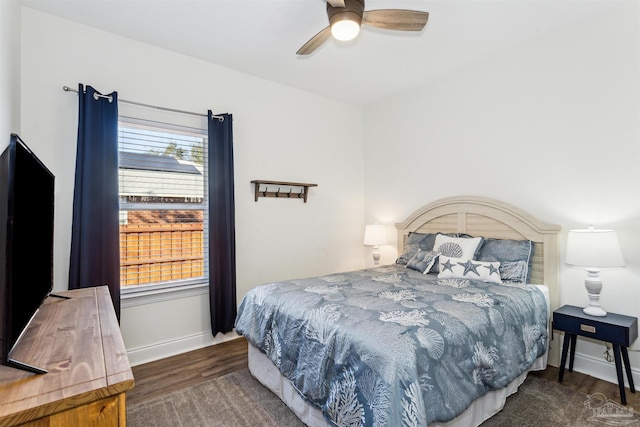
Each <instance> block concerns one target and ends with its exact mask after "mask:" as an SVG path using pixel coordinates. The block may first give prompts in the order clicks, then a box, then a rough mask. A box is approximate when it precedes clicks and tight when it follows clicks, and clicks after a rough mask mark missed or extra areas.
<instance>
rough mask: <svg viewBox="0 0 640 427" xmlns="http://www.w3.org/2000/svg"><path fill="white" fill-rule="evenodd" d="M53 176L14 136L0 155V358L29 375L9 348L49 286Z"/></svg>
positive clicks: (50, 278)
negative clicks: (0, 299)
mask: <svg viewBox="0 0 640 427" xmlns="http://www.w3.org/2000/svg"><path fill="white" fill-rule="evenodd" d="M54 180H55V179H54V176H53V174H52V173H51V172H50V171H49V169H47V167H46V166H45V165H44V164H43V163H42V162H41V161H40V160H39V159H38V157H37V156H36V155H35V154H34V153H33V151H31V150H30V149H29V148H28V147H27V145H26V144H25V143H24V141H22V140H21V139H20V137H19V136H18V135H15V134H12V135H11V140H10V142H9V146H8V147H7V148H6V149H5V150H4V152H3V153H2V155H1V156H0V297H1V298H2V301H1V304H0V322H1V325H0V345H1V349H0V357H1V358H2V359H1V360H0V362H1V363H3V364H5V365H10V366H16V367H20V368H22V369H26V370H30V371H33V372H43V371H44V370H43V369H41V368H36V367H32V366H30V365H29V364H28V361H17V360H13V359H12V358H11V350H12V349H13V348H14V347H15V346H16V345H17V344H18V342H19V339H20V336H21V335H22V333H23V331H24V330H25V329H26V327H27V326H28V324H29V322H30V321H31V319H32V318H33V316H34V315H35V313H36V312H37V311H38V309H39V307H40V305H41V304H42V302H44V300H45V298H46V297H47V296H48V295H49V293H50V292H51V290H52V288H53V225H54V224H53V213H54V211H53V209H54Z"/></svg>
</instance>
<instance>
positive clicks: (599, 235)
mask: <svg viewBox="0 0 640 427" xmlns="http://www.w3.org/2000/svg"><path fill="white" fill-rule="evenodd" d="M565 262H566V263H567V264H571V265H578V266H581V267H593V268H606V267H623V266H624V258H622V251H621V250H620V244H619V243H618V235H617V234H616V232H615V231H613V230H597V229H594V228H589V229H585V230H570V231H569V234H568V236H567V256H566V258H565Z"/></svg>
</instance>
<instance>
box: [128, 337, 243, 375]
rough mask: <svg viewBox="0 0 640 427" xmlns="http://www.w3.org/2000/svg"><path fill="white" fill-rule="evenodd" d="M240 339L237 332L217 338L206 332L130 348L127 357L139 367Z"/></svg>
mask: <svg viewBox="0 0 640 427" xmlns="http://www.w3.org/2000/svg"><path fill="white" fill-rule="evenodd" d="M239 337H240V336H239V335H238V334H236V332H235V331H232V332H228V333H226V334H221V333H219V334H217V335H216V336H215V337H214V336H213V335H211V332H205V333H202V334H196V335H191V336H188V337H182V338H179V339H176V340H171V341H165V342H160V343H155V344H152V345H147V346H143V347H137V348H130V349H127V356H129V363H130V364H131V366H137V365H141V364H143V363H148V362H153V361H155V360H159V359H164V358H166V357H171V356H175V355H177V354H181V353H186V352H187V351H192V350H198V349H200V348H203V347H207V346H210V345H214V344H220V343H222V342H225V341H230V340H233V339H236V338H239Z"/></svg>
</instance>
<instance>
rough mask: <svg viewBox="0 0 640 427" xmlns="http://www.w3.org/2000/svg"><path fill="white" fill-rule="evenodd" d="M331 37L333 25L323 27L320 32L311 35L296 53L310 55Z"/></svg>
mask: <svg viewBox="0 0 640 427" xmlns="http://www.w3.org/2000/svg"><path fill="white" fill-rule="evenodd" d="M329 37H331V27H325V28H323V29H322V30H321V31H320V32H319V33H318V34H316V35H315V36H313V37H311V38H310V39H309V41H308V42H306V43H305V44H304V45H303V46H302V47H301V48H300V49H298V51H297V52H296V55H309V54H310V53H313V52H314V51H315V50H316V49H317V48H319V47H320V46H322V45H323V44H324V42H326V41H327V40H329Z"/></svg>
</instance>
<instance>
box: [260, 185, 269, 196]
mask: <svg viewBox="0 0 640 427" xmlns="http://www.w3.org/2000/svg"><path fill="white" fill-rule="evenodd" d="M268 192H269V187H264V191H263V192H262V197H267V193H268Z"/></svg>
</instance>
